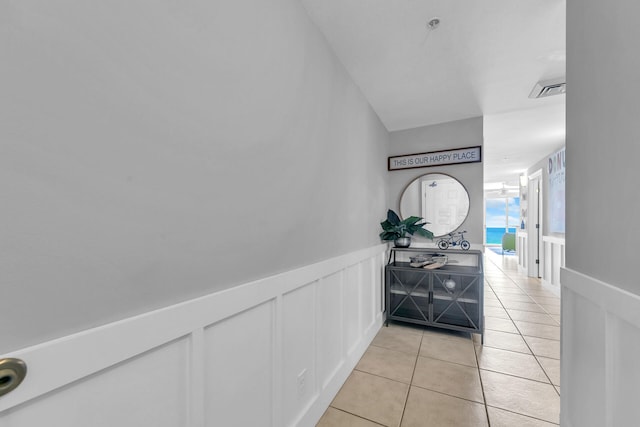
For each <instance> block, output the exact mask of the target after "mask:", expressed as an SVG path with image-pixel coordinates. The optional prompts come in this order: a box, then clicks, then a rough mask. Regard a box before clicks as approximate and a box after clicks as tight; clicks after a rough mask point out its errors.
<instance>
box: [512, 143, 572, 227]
mask: <svg viewBox="0 0 640 427" xmlns="http://www.w3.org/2000/svg"><path fill="white" fill-rule="evenodd" d="M564 146H565V144H562V145H559V146H558V147H557V148H556V149H554V150H552V151H551V152H549V154H547V155H546V156H545V157H544V158H542V159H540V160H539V161H537V162H536V163H534V164H533V165H532V166H530V167H529V168H528V169H527V176H528V175H531V174H533V173H535V172H537V171H539V170H542V180H541V185H542V208H543V211H542V212H541V213H542V215H544V217H543V218H542V234H543V235H545V236H555V237H564V233H551V232H550V231H549V209H550V208H551V203H550V201H549V195H550V193H549V157H550V156H551V155H553V154H554V153H556V152H558V150H560V149H562V147H564ZM521 190H522V187H521ZM524 190H526V188H524ZM520 200H522V196H520ZM527 204H528V201H527ZM528 217H529V215H528V214H527V219H528ZM528 232H529V233H531V232H532V230H529V231H528Z"/></svg>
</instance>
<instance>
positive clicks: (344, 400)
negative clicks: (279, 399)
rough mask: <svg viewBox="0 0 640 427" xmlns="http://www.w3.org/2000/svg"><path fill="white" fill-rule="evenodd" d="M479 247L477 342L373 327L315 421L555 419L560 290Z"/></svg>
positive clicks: (522, 425)
mask: <svg viewBox="0 0 640 427" xmlns="http://www.w3.org/2000/svg"><path fill="white" fill-rule="evenodd" d="M556 292H557V291H554V290H551V289H549V288H547V287H544V286H543V285H542V284H541V283H540V281H539V280H536V279H531V278H529V277H526V276H524V275H521V274H518V272H517V261H516V258H515V257H513V256H501V255H496V254H495V253H493V252H491V251H486V254H485V340H484V346H482V345H480V336H479V335H470V334H465V333H458V332H451V331H446V330H441V329H435V328H422V327H417V326H414V325H409V324H402V323H390V324H389V326H388V327H384V326H383V327H382V329H381V330H380V332H379V333H378V335H377V336H376V337H375V339H374V340H373V342H372V343H371V345H370V346H369V348H368V349H367V351H366V352H365V354H364V355H363V356H362V359H361V360H360V362H359V363H358V365H357V366H356V368H355V370H354V371H353V372H352V373H351V375H350V376H349V378H348V379H347V381H346V382H345V384H344V385H343V386H342V388H341V390H340V391H339V392H338V394H337V396H336V397H335V399H334V400H333V402H332V403H331V406H330V407H329V408H328V409H327V411H326V412H325V414H324V415H323V417H322V419H321V420H320V422H319V423H318V426H320V427H344V426H349V427H374V426H378V427H379V426H387V427H398V426H401V427H413V426H415V427H428V426H438V427H449V426H452V427H459V426H470V427H478V426H491V427H511V426H518V427H542V426H553V425H558V423H559V412H560V316H559V315H560V297H559V293H556Z"/></svg>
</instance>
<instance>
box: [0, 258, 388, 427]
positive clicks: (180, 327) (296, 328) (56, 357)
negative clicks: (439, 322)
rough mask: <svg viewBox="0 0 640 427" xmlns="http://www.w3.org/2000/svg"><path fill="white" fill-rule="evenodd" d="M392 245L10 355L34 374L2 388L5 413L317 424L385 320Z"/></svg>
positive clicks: (54, 419)
mask: <svg viewBox="0 0 640 427" xmlns="http://www.w3.org/2000/svg"><path fill="white" fill-rule="evenodd" d="M386 250H387V245H376V246H374V247H371V248H367V249H363V250H359V251H355V252H352V253H349V254H346V255H342V256H338V257H335V258H332V259H329V260H326V261H322V262H319V263H316V264H313V265H309V266H305V267H302V268H300V269H296V270H292V271H288V272H285V273H282V274H278V275H276V276H272V277H268V278H265V279H261V280H257V281H254V282H251V283H247V284H243V285H241V286H237V287H234V288H231V289H226V290H223V291H220V292H216V293H214V294H210V295H207V296H204V297H201V298H196V299H193V300H190V301H186V302H184V303H180V304H176V305H172V306H169V307H166V308H163V309H160V310H154V311H152V312H148V313H145V314H142V315H139V316H135V317H132V318H128V319H124V320H121V321H118V322H114V323H110V324H107V325H104V326H101V327H98V328H94V329H90V330H87V331H83V332H80V333H77V334H73V335H70V336H66V337H62V338H60V339H56V340H53V341H49V342H45V343H42V344H38V345H35V346H32V347H28V348H25V349H21V350H18V351H14V352H11V353H9V354H6V355H3V357H18V358H21V359H23V360H24V361H25V362H26V363H27V365H28V375H27V378H26V379H25V381H24V382H23V383H22V384H21V385H20V387H19V388H17V389H16V390H14V391H13V392H12V393H10V394H8V395H6V396H4V397H2V398H0V424H1V425H4V424H5V423H6V424H7V425H11V426H14V427H23V426H24V427H26V426H32V425H44V424H48V425H65V427H75V426H78V427H80V426H87V425H92V426H102V425H105V426H107V425H119V426H140V425H154V426H159V427H161V426H167V427H169V426H171V427H175V426H177V425H180V426H183V425H184V426H189V427H202V426H212V425H239V424H238V422H239V420H240V421H241V424H242V422H244V423H245V424H244V425H272V426H297V425H304V426H306V425H315V423H316V422H317V421H318V419H319V418H320V416H321V415H322V413H323V412H324V410H325V409H326V407H327V406H328V405H329V403H330V402H331V400H332V399H333V397H334V396H335V394H336V393H337V391H338V390H339V389H340V387H341V385H342V384H343V382H344V380H345V379H346V378H347V376H348V375H349V373H350V372H351V371H352V369H353V368H354V367H355V365H356V364H357V362H358V360H359V359H360V357H361V356H362V354H363V353H364V351H365V350H366V348H367V346H368V345H369V343H370V342H371V340H372V339H373V337H374V336H375V334H376V333H377V331H378V330H379V328H380V326H381V325H382V322H383V300H382V298H383V267H384V264H385V261H386V259H385V256H386ZM249 408H250V409H249ZM124 413H126V414H128V415H127V416H126V417H124V416H123V415H121V414H124ZM256 422H259V424H255V423H256ZM246 423H248V424H246Z"/></svg>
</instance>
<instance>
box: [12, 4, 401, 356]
mask: <svg viewBox="0 0 640 427" xmlns="http://www.w3.org/2000/svg"><path fill="white" fill-rule="evenodd" d="M0 26H1V28H2V37H1V38H0V57H2V79H1V80H0V86H1V87H0V93H2V97H1V98H0V99H1V100H0V117H2V126H0V141H2V142H1V146H0V149H1V152H0V187H1V194H2V209H0V223H1V224H2V253H1V254H0V271H2V274H1V277H0V281H1V282H0V288H1V289H2V299H3V301H5V302H9V303H5V304H3V308H2V311H1V314H0V316H1V317H0V336H1V337H2V339H1V340H0V353H2V352H5V351H9V350H13V349H17V348H20V347H23V346H26V345H30V344H33V343H37V342H41V341H44V340H47V339H51V338H54V337H58V336H62V335H66V334H68V333H72V332H75V331H79V330H82V329H85V328H89V327H93V326H96V325H100V324H104V323H107V322H110V321H113V320H117V319H121V318H124V317H127V316H130V315H134V314H136V313H142V312H145V311H148V310H151V309H154V308H158V307H163V306H166V305H168V304H171V303H175V302H178V301H183V300H186V299H188V298H192V297H195V296H199V295H205V294H208V293H210V292H214V291H217V290H221V289H224V288H229V287H233V286H235V285H238V284H240V283H244V282H246V281H248V280H253V279H258V278H261V277H265V276H268V275H270V274H274V273H277V272H282V271H287V270H290V269H292V268H294V267H297V266H302V265H307V264H309V263H312V262H316V261H319V260H322V259H327V258H330V257H333V256H336V255H339V254H344V253H348V252H350V251H353V250H357V249H360V248H366V247H370V246H372V245H376V244H378V243H379V240H378V237H377V234H378V231H379V224H378V222H379V220H378V218H379V217H382V216H383V215H384V214H385V212H386V207H387V206H386V201H387V196H386V183H385V180H386V172H385V163H386V155H387V152H386V151H387V143H388V133H387V132H386V130H385V129H384V127H383V126H382V125H381V123H380V121H379V120H378V118H377V116H376V115H375V114H374V113H373V111H372V110H371V108H370V107H369V105H368V103H367V102H366V100H365V99H364V97H363V96H362V94H361V93H360V91H359V90H358V88H357V87H356V86H355V84H354V83H353V82H352V81H351V79H350V78H349V76H348V75H347V73H346V72H345V70H344V69H343V67H342V65H341V64H340V63H339V61H338V60H337V59H336V57H335V56H334V54H333V53H332V51H331V50H330V49H329V47H328V46H327V44H326V42H325V40H324V38H323V37H322V35H321V34H320V33H319V31H318V30H317V29H316V28H315V26H313V25H312V23H311V22H310V20H309V18H308V16H307V15H306V13H305V11H304V9H303V8H302V6H300V4H299V3H298V1H296V0H274V1H270V2H264V1H258V0H247V1H241V2H240V1H234V0H220V1H214V2H207V1H198V0H194V1H187V2H175V1H170V2H160V3H158V2H152V1H149V0H127V1H109V2H95V1H94V2H86V1H79V0H70V1H66V2H50V1H44V0H26V1H21V2H1V3H0Z"/></svg>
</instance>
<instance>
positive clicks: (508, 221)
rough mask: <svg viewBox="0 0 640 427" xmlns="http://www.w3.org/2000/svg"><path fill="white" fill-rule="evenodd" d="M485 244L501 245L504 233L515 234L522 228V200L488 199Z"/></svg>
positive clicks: (514, 198)
mask: <svg viewBox="0 0 640 427" xmlns="http://www.w3.org/2000/svg"><path fill="white" fill-rule="evenodd" d="M485 204H486V211H485V224H486V225H485V236H486V237H485V243H486V244H488V245H500V244H501V243H502V235H503V234H504V233H507V232H509V233H515V232H516V229H517V228H518V227H520V223H519V221H520V198H519V197H501V198H496V199H486V201H485Z"/></svg>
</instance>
